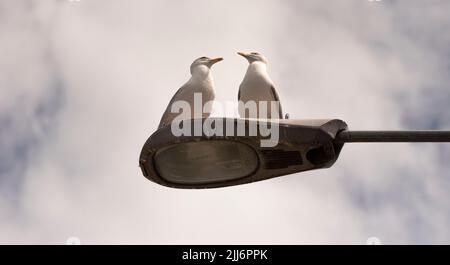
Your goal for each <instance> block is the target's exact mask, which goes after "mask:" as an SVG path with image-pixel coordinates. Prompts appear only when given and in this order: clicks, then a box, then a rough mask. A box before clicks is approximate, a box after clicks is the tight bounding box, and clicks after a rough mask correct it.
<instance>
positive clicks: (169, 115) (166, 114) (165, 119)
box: [158, 84, 186, 129]
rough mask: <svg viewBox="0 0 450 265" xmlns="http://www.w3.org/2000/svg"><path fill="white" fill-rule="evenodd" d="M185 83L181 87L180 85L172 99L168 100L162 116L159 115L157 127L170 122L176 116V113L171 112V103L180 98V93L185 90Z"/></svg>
mask: <svg viewBox="0 0 450 265" xmlns="http://www.w3.org/2000/svg"><path fill="white" fill-rule="evenodd" d="M185 88H186V84H184V85H183V86H182V87H180V88H179V89H178V90H177V92H175V94H174V95H173V97H172V99H171V100H170V102H169V105H167V108H166V111H164V114H163V116H162V117H161V121H160V122H159V125H158V129H159V128H162V127H164V126H166V125H168V124H170V123H171V122H172V121H173V119H174V118H175V117H176V113H172V112H171V108H172V104H173V103H174V102H175V101H177V100H181V99H180V98H179V97H180V96H181V93H182V91H183V90H185Z"/></svg>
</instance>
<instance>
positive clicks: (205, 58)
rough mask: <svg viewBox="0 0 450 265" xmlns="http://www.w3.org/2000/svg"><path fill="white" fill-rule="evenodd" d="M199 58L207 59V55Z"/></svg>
mask: <svg viewBox="0 0 450 265" xmlns="http://www.w3.org/2000/svg"><path fill="white" fill-rule="evenodd" d="M200 59H202V60H204V59H208V57H205V56H203V57H200Z"/></svg>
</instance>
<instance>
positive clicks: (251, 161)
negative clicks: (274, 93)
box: [139, 118, 450, 189]
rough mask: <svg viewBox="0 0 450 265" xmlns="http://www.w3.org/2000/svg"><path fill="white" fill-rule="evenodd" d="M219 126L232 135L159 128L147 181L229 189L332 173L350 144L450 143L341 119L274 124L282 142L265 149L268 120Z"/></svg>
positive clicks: (146, 160) (447, 136) (144, 154)
mask: <svg viewBox="0 0 450 265" xmlns="http://www.w3.org/2000/svg"><path fill="white" fill-rule="evenodd" d="M219 120H220V121H219ZM215 122H216V123H218V122H223V124H221V125H222V126H223V127H225V128H231V130H227V133H219V134H215V135H211V134H208V133H207V132H201V133H200V134H198V133H197V134H196V133H195V131H194V128H196V126H197V125H199V126H200V127H202V126H203V124H204V123H205V119H192V120H185V121H183V122H182V125H184V126H186V125H189V126H188V128H190V133H188V134H187V135H182V136H175V135H174V134H173V132H172V127H171V126H170V125H169V126H166V127H163V128H160V129H158V130H157V131H156V132H155V133H154V134H152V135H151V136H150V138H149V139H148V140H147V142H146V143H145V144H144V146H143V148H142V151H141V155H140V159H139V165H140V168H141V170H142V172H143V174H144V176H145V177H146V178H148V179H149V180H151V181H153V182H156V183H158V184H161V185H164V186H168V187H174V188H188V189H192V188H217V187H226V186H233V185H239V184H245V183H250V182H255V181H260V180H265V179H269V178H274V177H279V176H283V175H289V174H292V173H297V172H302V171H308V170H313V169H319V168H329V167H331V166H332V165H333V164H334V163H335V162H336V160H337V159H338V157H339V154H340V152H341V149H342V147H343V146H344V143H355V142H450V131H349V130H347V124H346V123H345V122H343V121H342V120H338V119H329V120H269V126H270V125H272V126H276V127H277V129H278V130H277V133H278V139H277V140H278V141H277V144H276V145H274V146H272V147H264V146H261V141H262V140H264V139H266V138H267V135H263V134H262V133H261V132H260V131H259V130H257V132H256V134H254V135H251V133H250V132H251V131H252V128H259V126H260V125H261V124H262V123H267V122H268V120H262V119H235V118H221V119H217V120H216V121H215ZM216 125H217V124H216ZM240 126H241V127H240ZM202 128H203V127H202ZM239 128H243V129H244V130H243V131H245V132H244V133H242V131H239Z"/></svg>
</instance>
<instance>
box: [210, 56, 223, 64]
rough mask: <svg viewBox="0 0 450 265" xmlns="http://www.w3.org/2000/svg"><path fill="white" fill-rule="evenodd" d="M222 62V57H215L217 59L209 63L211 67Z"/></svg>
mask: <svg viewBox="0 0 450 265" xmlns="http://www.w3.org/2000/svg"><path fill="white" fill-rule="evenodd" d="M222 60H223V58H222V57H217V58H212V59H210V60H209V61H210V62H211V65H213V64H215V63H218V62H220V61H222Z"/></svg>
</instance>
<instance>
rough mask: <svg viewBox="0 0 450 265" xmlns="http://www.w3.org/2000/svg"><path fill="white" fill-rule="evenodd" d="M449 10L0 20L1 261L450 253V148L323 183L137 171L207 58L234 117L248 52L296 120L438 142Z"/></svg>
mask: <svg viewBox="0 0 450 265" xmlns="http://www.w3.org/2000/svg"><path fill="white" fill-rule="evenodd" d="M448 10H450V2H449V1H446V0H431V1H421V0H408V1H407V0H382V1H379V2H376V1H366V0H334V1H326V0H303V1H256V0H255V1H230V0H218V1H206V0H192V1H183V0H180V1H176V2H169V1H144V0H134V1H125V0H95V1H94V0H80V1H65V0H2V1H1V2H0V243H1V244H65V243H66V241H67V239H68V238H70V237H76V238H79V239H80V241H81V243H82V244H366V241H367V239H368V238H370V237H377V238H379V240H380V242H381V243H382V244H449V243H450V194H449V193H448V190H450V173H449V172H450V165H449V163H448V161H449V159H450V145H448V144H347V145H345V146H344V149H343V150H342V152H341V156H340V158H339V160H338V161H337V163H336V164H335V165H334V166H333V167H332V168H330V169H325V170H317V171H310V172H304V173H301V174H293V175H289V176H284V177H280V178H275V179H271V180H267V181H263V182H258V183H253V184H247V185H242V186H235V187H228V188H221V189H211V190H179V189H171V188H167V187H163V186H159V185H157V184H155V183H153V182H150V181H148V180H147V179H146V178H145V177H143V176H142V173H141V171H140V169H139V167H138V158H139V153H140V150H141V148H142V145H143V144H144V142H145V141H146V139H147V138H148V137H149V136H150V135H151V134H152V133H153V132H154V131H155V130H156V128H157V126H158V122H159V119H160V117H161V115H162V113H163V111H164V110H165V108H166V106H167V103H168V102H169V100H170V99H171V97H172V96H173V94H174V93H175V91H176V90H177V89H178V88H179V87H180V86H181V85H182V84H183V83H184V82H186V80H187V79H188V78H189V76H190V73H189V66H190V64H191V63H192V61H193V60H194V59H195V58H198V57H201V56H209V57H215V56H223V57H224V58H225V60H224V61H223V62H220V63H218V64H217V65H215V66H214V67H213V74H214V80H215V85H216V99H217V100H218V101H223V102H225V101H227V100H234V99H235V98H236V96H237V90H238V86H239V83H240V82H241V80H242V78H243V76H244V74H245V70H246V67H247V63H246V62H245V60H244V59H243V58H241V57H240V56H238V55H237V54H236V52H237V51H257V52H260V53H262V54H264V55H265V56H266V57H267V58H268V60H269V66H268V70H269V74H270V76H271V78H272V79H273V81H274V83H275V86H276V87H277V90H278V93H279V95H280V99H281V103H282V104H283V109H284V111H286V112H288V113H289V114H290V118H293V119H305V118H340V119H343V120H345V121H346V122H347V124H348V125H349V127H350V128H351V129H354V130H364V129H366V130H371V129H374V130H375V129H385V130H388V129H392V130H400V129H441V130H445V129H449V128H450V114H449V112H448V111H447V108H448V102H449V101H450V85H449V84H450V60H449V59H450V17H449V16H448Z"/></svg>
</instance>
